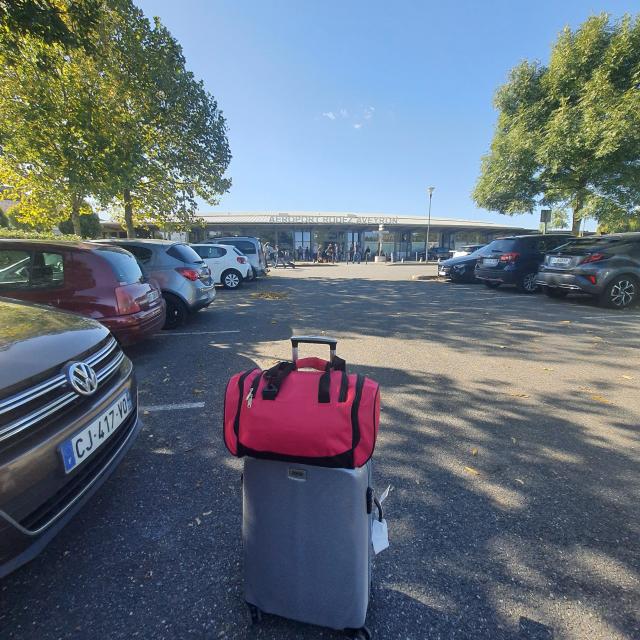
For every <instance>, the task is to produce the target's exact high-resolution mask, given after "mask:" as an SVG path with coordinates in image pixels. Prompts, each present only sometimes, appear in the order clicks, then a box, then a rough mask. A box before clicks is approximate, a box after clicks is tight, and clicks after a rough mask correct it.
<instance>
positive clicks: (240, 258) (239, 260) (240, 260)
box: [236, 256, 247, 264]
mask: <svg viewBox="0 0 640 640" xmlns="http://www.w3.org/2000/svg"><path fill="white" fill-rule="evenodd" d="M236 260H237V261H238V262H239V263H240V264H247V259H246V258H243V257H242V256H238V257H237V258H236Z"/></svg>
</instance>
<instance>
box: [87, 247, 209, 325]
mask: <svg viewBox="0 0 640 640" xmlns="http://www.w3.org/2000/svg"><path fill="white" fill-rule="evenodd" d="M96 242H102V243H108V244H113V245H116V246H118V247H123V248H124V249H126V250H127V251H130V252H131V253H132V254H133V255H134V256H135V258H136V260H137V261H138V264H139V265H140V268H141V269H142V272H143V273H144V275H145V277H147V278H149V279H150V280H153V281H155V282H156V283H157V284H158V286H159V287H160V290H161V291H162V296H163V297H164V299H165V301H166V303H167V316H166V321H165V325H164V328H165V329H174V328H175V327H178V326H180V325H181V324H182V323H183V322H184V321H185V320H186V319H187V317H188V315H189V314H190V313H193V312H195V311H198V310H199V309H203V308H204V307H208V306H209V305H210V304H211V303H212V302H213V301H214V299H215V297H216V289H215V286H214V282H213V278H212V277H211V270H210V269H209V267H208V266H207V265H206V264H205V262H204V260H203V259H202V258H201V257H200V256H199V255H198V254H197V253H196V252H195V251H194V250H193V249H192V248H191V247H190V246H189V245H188V244H185V243H184V242H174V241H172V240H143V239H135V240H120V239H109V240H97V241H96Z"/></svg>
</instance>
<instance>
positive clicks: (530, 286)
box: [517, 271, 538, 293]
mask: <svg viewBox="0 0 640 640" xmlns="http://www.w3.org/2000/svg"><path fill="white" fill-rule="evenodd" d="M537 275H538V272H537V271H530V272H529V273H525V274H524V275H523V276H522V277H521V278H520V279H519V280H518V284H517V287H518V291H522V293H535V292H536V291H537V290H538V285H537V284H536V276H537Z"/></svg>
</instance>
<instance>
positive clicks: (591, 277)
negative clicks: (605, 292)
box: [587, 276, 596, 284]
mask: <svg viewBox="0 0 640 640" xmlns="http://www.w3.org/2000/svg"><path fill="white" fill-rule="evenodd" d="M587 280H588V281H589V282H590V283H591V284H596V277H595V276H587Z"/></svg>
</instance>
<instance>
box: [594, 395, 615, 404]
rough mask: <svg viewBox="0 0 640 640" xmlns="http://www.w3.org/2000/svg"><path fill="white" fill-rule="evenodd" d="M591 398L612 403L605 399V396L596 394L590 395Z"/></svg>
mask: <svg viewBox="0 0 640 640" xmlns="http://www.w3.org/2000/svg"><path fill="white" fill-rule="evenodd" d="M591 399H592V400H595V401H596V402H601V403H602V404H612V402H611V400H607V399H606V398H605V397H603V396H599V395H597V394H594V395H592V396H591Z"/></svg>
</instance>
